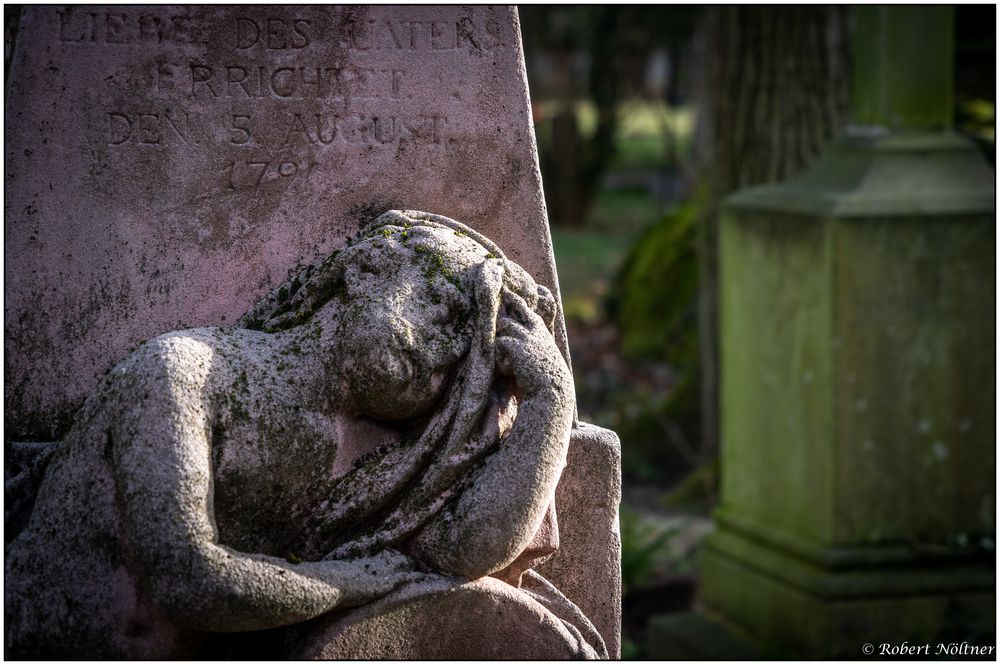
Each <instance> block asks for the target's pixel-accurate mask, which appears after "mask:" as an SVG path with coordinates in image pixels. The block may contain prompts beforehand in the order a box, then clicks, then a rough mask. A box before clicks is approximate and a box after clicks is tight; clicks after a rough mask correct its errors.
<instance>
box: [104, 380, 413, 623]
mask: <svg viewBox="0 0 1000 665" xmlns="http://www.w3.org/2000/svg"><path fill="white" fill-rule="evenodd" d="M157 374H160V375H161V376H160V377H159V378H158V377H157V376H156V375H157ZM169 374H170V372H169V371H166V370H163V371H160V372H153V373H152V376H147V377H143V378H142V379H139V381H141V382H145V385H143V386H140V388H139V390H138V391H136V392H135V394H136V397H138V395H143V397H142V398H141V399H140V400H139V404H138V408H136V407H133V409H132V410H131V411H130V412H129V413H127V414H125V415H124V416H123V417H122V418H121V419H120V421H119V422H118V424H117V426H116V427H113V428H112V429H111V430H109V432H108V436H109V437H110V438H111V439H112V441H111V442H109V443H112V444H113V447H112V449H113V451H114V452H113V460H112V463H113V466H114V472H115V480H116V489H117V498H118V502H119V506H120V507H121V512H122V519H123V531H124V534H125V536H124V538H125V541H126V546H127V548H128V551H129V554H130V558H131V561H132V563H133V565H134V566H135V573H136V574H137V576H138V577H139V579H140V584H141V585H142V586H143V588H144V589H145V590H146V591H147V592H148V593H150V595H151V599H152V600H153V602H155V603H156V604H157V605H158V606H159V607H161V608H162V609H163V610H164V611H166V612H167V614H168V615H169V616H171V617H172V618H173V620H175V621H176V622H177V623H180V624H185V625H188V626H189V627H190V628H193V629H196V630H202V631H241V630H257V629H264V628H269V627H274V626H280V625H286V624H290V623H293V622H297V621H302V620H305V619H308V618H311V617H314V616H317V615H319V614H322V613H324V612H327V611H329V610H330V609H331V608H334V607H336V606H338V605H348V606H349V605H352V604H358V603H361V602H365V601H367V600H370V599H371V598H372V597H377V596H380V595H383V594H385V593H388V592H389V591H391V590H392V588H394V587H395V586H397V585H398V584H400V583H401V582H403V581H405V580H406V579H409V578H412V577H413V575H414V574H413V573H408V572H406V571H407V570H412V569H411V568H410V567H409V565H408V562H407V560H406V559H405V557H403V556H402V555H399V554H395V553H391V554H390V553H385V554H381V555H379V556H376V557H372V558H370V559H359V560H355V561H323V562H303V563H300V564H297V565H294V564H291V563H289V562H287V561H285V560H284V559H279V558H276V557H271V556H265V555H262V554H250V553H244V552H238V551H235V550H233V549H230V548H228V547H226V546H224V545H221V544H219V543H218V538H217V533H216V528H215V525H214V519H213V516H212V515H213V511H212V482H213V481H212V469H211V457H210V442H209V436H210V429H211V426H210V420H209V417H208V414H207V413H206V411H205V407H204V405H203V404H202V399H201V398H200V394H201V391H200V390H196V389H195V388H196V386H191V385H183V382H182V383H181V384H180V385H178V383H176V382H171V381H170V380H168V379H169V378H170V377H169ZM177 374H178V376H183V380H187V381H189V382H192V383H193V382H195V381H196V379H194V380H192V379H191V377H190V376H189V375H187V374H186V373H185V372H177ZM174 378H175V380H176V379H177V378H178V377H174ZM183 380H182V381H183ZM193 395H198V397H193Z"/></svg>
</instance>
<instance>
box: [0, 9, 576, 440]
mask: <svg viewBox="0 0 1000 665" xmlns="http://www.w3.org/2000/svg"><path fill="white" fill-rule="evenodd" d="M8 81H9V83H8V88H7V101H6V104H7V106H6V123H5V137H6V152H5V161H6V171H5V185H6V195H7V205H6V211H5V212H6V220H5V246H6V250H7V260H6V263H5V281H6V286H5V314H6V324H5V341H6V347H7V348H6V351H7V353H6V355H5V370H6V371H5V374H6V379H7V380H6V388H5V398H6V404H7V406H6V415H7V430H8V434H9V435H10V436H12V437H14V438H18V437H42V438H49V437H54V436H57V435H58V434H60V433H61V430H62V429H63V427H64V426H65V424H66V422H67V419H68V417H69V415H70V414H71V413H72V411H73V409H74V408H75V407H77V406H78V405H79V403H80V401H81V400H82V398H83V397H84V396H85V395H86V394H87V393H88V392H89V391H90V390H91V389H93V387H94V385H95V384H96V381H97V379H98V378H99V377H100V375H101V374H102V373H103V372H104V371H106V370H107V369H108V368H109V367H111V365H112V364H113V363H114V362H115V361H116V360H118V359H120V358H122V357H123V356H124V355H126V353H127V351H128V350H129V349H130V348H133V347H134V346H135V345H136V344H137V343H139V342H140V341H142V340H144V339H147V338H150V337H153V336H155V335H158V334H161V333H163V332H166V331H169V330H176V329H182V328H186V327H192V326H205V325H225V324H229V323H232V322H233V321H234V319H235V318H236V317H237V316H239V315H240V314H241V313H243V312H244V311H245V310H246V309H247V308H248V307H249V305H250V304H251V303H253V302H254V301H255V300H256V299H257V298H259V297H260V296H262V295H263V294H264V293H265V292H267V291H268V289H269V288H270V287H273V286H274V285H276V284H277V283H280V282H281V281H282V280H283V279H284V278H285V277H286V275H287V274H288V273H289V271H290V270H291V269H292V268H294V267H295V266H296V265H297V264H302V263H308V262H311V261H312V260H314V259H315V258H317V257H318V256H321V255H323V254H325V253H327V252H328V251H330V250H331V249H333V248H336V247H338V246H340V245H342V244H343V243H344V241H345V239H346V238H347V237H349V236H350V235H352V234H354V233H355V232H356V231H357V228H358V219H359V218H361V217H365V216H369V217H370V215H371V214H372V213H377V212H381V211H383V210H386V209H389V208H411V209H422V210H429V211H434V212H440V213H443V214H446V215H448V216H451V217H454V218H456V219H460V220H462V221H464V222H466V223H468V224H469V225H470V226H472V227H474V228H476V229H478V230H480V231H482V232H483V233H484V234H486V235H487V236H488V237H490V238H492V239H493V240H495V241H496V242H497V243H498V244H499V245H500V246H501V248H502V249H503V250H504V251H505V252H506V253H507V255H508V256H509V257H510V258H511V259H513V260H514V261H516V262H517V263H519V264H521V265H522V266H524V267H525V268H526V269H527V270H528V272H529V273H531V275H532V276H533V277H534V278H535V279H536V280H537V281H538V282H539V283H541V284H545V285H546V286H548V287H549V288H550V289H552V291H553V292H554V293H555V294H556V296H557V298H556V299H557V302H558V284H557V282H556V277H555V266H554V263H553V258H552V249H551V240H550V236H549V231H548V226H547V223H546V217H545V208H544V202H543V199H542V196H541V182H540V178H539V173H538V162H537V155H536V151H535V141H534V135H533V129H532V124H531V115H530V105H529V101H528V92H527V84H526V79H525V75H524V66H523V56H522V52H521V47H520V34H519V28H518V24H517V15H516V11H515V10H514V9H513V8H510V7H488V6H475V7H460V6H449V7H390V6H377V7H363V6H354V7H346V8H345V7H330V6H310V7H280V8H276V7H261V6H254V7H236V6H232V7H221V6H214V7H194V6H189V7H167V6H158V7H136V6H114V7H99V6H86V7H83V6H81V7H75V8H64V9H60V8H55V7H41V6H38V7H28V8H26V9H24V11H23V14H22V16H21V20H20V23H19V27H18V31H17V35H16V40H15V42H14V45H13V57H12V61H11V66H10V73H9V77H8ZM556 328H557V336H558V337H559V340H560V345H561V347H562V348H563V350H564V353H565V334H564V332H563V325H562V320H561V314H560V318H559V321H558V323H557V326H556Z"/></svg>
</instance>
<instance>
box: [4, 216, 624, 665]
mask: <svg viewBox="0 0 1000 665" xmlns="http://www.w3.org/2000/svg"><path fill="white" fill-rule="evenodd" d="M555 312H556V307H555V302H554V300H553V298H552V295H551V294H550V293H549V292H548V290H547V289H545V288H544V287H541V286H538V285H536V284H535V283H534V281H533V280H532V279H531V278H530V277H529V276H528V275H527V273H526V272H525V271H524V270H523V269H521V268H520V267H519V266H517V265H516V264H514V263H512V262H511V261H508V260H507V259H506V258H505V257H504V255H503V254H502V253H501V252H500V250H499V249H498V248H497V247H496V246H495V245H494V244H493V243H492V242H490V241H489V240H487V239H486V238H483V237H482V236H480V235H479V234H477V233H476V232H474V231H473V230H471V229H469V228H468V227H466V226H464V225H462V224H460V223H458V222H455V221H454V220H450V219H447V218H445V217H440V216H437V215H430V214H427V213H419V212H412V211H405V212H402V211H391V212H388V213H385V214H384V215H382V216H381V217H379V218H378V219H377V220H375V222H374V223H373V224H372V225H371V226H370V227H369V228H368V229H367V231H366V232H364V233H362V234H360V235H359V237H358V238H357V239H356V240H354V241H353V242H350V243H348V244H347V245H346V246H345V247H344V248H342V249H340V250H339V251H337V252H335V253H334V254H332V255H331V256H329V257H327V258H326V259H324V260H322V261H320V262H318V263H316V264H313V265H311V266H309V267H307V268H305V269H303V270H301V271H300V272H299V273H298V274H296V275H295V276H294V277H292V278H291V279H289V280H288V281H287V282H286V283H285V284H283V285H282V286H281V287H280V288H279V289H277V290H275V291H274V292H273V293H272V294H270V295H269V296H268V297H266V298H265V299H264V300H263V301H261V302H260V303H258V304H257V305H256V306H255V307H254V308H253V309H252V310H251V311H250V312H248V313H247V314H246V315H244V317H243V318H242V319H240V321H239V322H238V323H237V325H235V326H234V327H229V328H197V329H192V330H184V331H180V332H173V333H168V334H165V335H162V336H160V337H157V338H155V339H152V340H150V341H148V342H146V343H144V344H143V345H142V346H140V347H139V348H138V350H136V351H135V352H133V353H132V354H131V355H130V356H129V357H127V358H126V359H125V360H123V361H122V362H120V363H119V364H118V365H117V366H115V367H114V368H113V369H112V370H111V371H110V372H109V373H108V374H107V375H106V376H105V377H104V378H103V379H102V381H101V383H100V384H99V385H98V387H97V388H96V389H95V390H94V391H93V393H92V394H91V395H90V396H89V398H88V399H87V400H86V402H85V403H84V405H83V406H82V407H81V409H80V411H79V412H78V414H77V416H76V419H75V423H74V425H73V427H72V429H71V430H70V431H69V433H68V434H67V435H66V437H65V438H64V439H63V440H62V441H60V442H58V443H56V444H51V445H49V446H41V447H40V448H39V449H40V450H44V451H45V453H44V455H39V459H43V460H44V466H41V465H42V462H39V463H38V464H36V465H35V466H34V467H33V471H32V473H34V475H35V476H36V477H38V478H39V479H40V480H39V482H38V483H37V490H36V491H34V492H33V494H32V496H33V499H34V503H33V507H32V508H31V510H30V516H29V517H27V518H26V519H25V520H23V524H21V525H19V526H18V529H19V532H18V533H17V535H16V537H14V538H13V539H12V540H10V542H9V543H8V545H7V547H6V550H7V551H6V558H5V574H6V578H5V601H6V602H5V635H6V650H7V655H9V656H10V657H15V658H17V657H119V658H121V657H128V658H137V657H138V658H156V657H184V656H190V655H196V654H197V653H198V650H199V648H201V645H202V644H203V643H204V641H205V639H206V636H207V635H209V634H211V633H216V632H223V633H226V632H238V631H256V630H263V629H270V628H275V627H279V626H287V625H291V624H297V623H299V622H303V621H307V620H310V619H313V618H315V617H319V616H321V615H324V614H326V613H329V612H331V611H333V610H337V611H345V610H346V608H351V607H357V606H361V605H365V604H368V603H372V602H373V601H376V600H378V599H380V598H383V597H385V596H386V595H387V594H390V593H394V592H396V593H398V592H400V590H401V589H407V588H410V589H413V588H416V589H419V588H421V585H428V584H429V585H431V586H434V585H438V587H440V585H441V584H442V583H443V584H445V586H447V585H448V584H456V585H457V584H461V583H462V582H463V581H468V580H476V579H478V578H483V577H484V576H489V575H492V576H493V577H494V578H498V579H500V580H503V581H504V583H505V584H508V585H509V586H510V589H511V590H512V592H513V593H519V594H529V595H531V602H532V603H536V602H537V603H540V606H544V607H545V608H546V610H545V611H547V612H551V614H552V617H553V620H552V622H551V625H552V626H556V628H551V630H553V631H555V633H558V634H557V635H555V634H554V636H553V637H552V639H554V640H557V641H561V642H564V643H566V645H567V646H566V649H567V652H568V653H572V654H574V655H578V656H589V657H607V652H606V650H605V649H604V645H603V643H602V642H601V638H600V637H599V636H598V635H597V632H596V631H595V630H594V628H593V627H592V626H591V625H590V624H589V622H588V621H587V619H586V618H585V617H583V615H582V613H580V612H579V610H575V608H574V606H573V605H572V603H570V602H569V601H568V600H566V599H565V598H563V597H561V596H560V594H559V593H558V592H557V591H556V590H555V589H554V588H553V587H552V586H551V585H547V584H546V583H545V582H544V580H542V579H541V578H540V576H538V575H537V573H535V572H534V571H532V570H530V568H531V567H532V566H533V565H534V564H535V563H536V562H537V561H539V560H541V559H543V558H544V557H545V556H547V555H548V554H550V553H551V552H552V550H553V546H551V545H549V546H546V545H545V542H546V539H545V538H544V537H541V538H540V534H541V535H542V536H545V535H549V536H551V532H552V531H554V530H555V525H554V521H553V518H554V514H553V509H552V500H553V494H554V489H555V485H556V483H557V482H558V479H559V475H560V472H561V470H562V467H563V465H564V463H565V459H566V448H567V445H568V440H569V433H570V428H571V426H572V419H573V410H574V398H573V388H572V377H571V375H570V373H569V370H568V369H567V366H566V363H565V362H564V360H563V358H562V357H561V355H560V353H559V350H558V349H557V347H556V345H555V342H554V340H553V337H552V334H551V326H552V323H553V320H554V316H555ZM26 473H28V472H27V471H26ZM22 503H23V502H22ZM8 529H10V526H9V525H8ZM549 541H551V537H549ZM539 543H541V545H539ZM526 602H527V601H526ZM539 630H541V628H539Z"/></svg>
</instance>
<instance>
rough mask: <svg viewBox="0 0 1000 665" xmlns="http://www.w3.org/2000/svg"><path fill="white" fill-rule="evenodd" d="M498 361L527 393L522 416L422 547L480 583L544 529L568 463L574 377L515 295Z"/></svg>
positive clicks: (435, 560)
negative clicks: (547, 512) (546, 513)
mask: <svg viewBox="0 0 1000 665" xmlns="http://www.w3.org/2000/svg"><path fill="white" fill-rule="evenodd" d="M506 298H507V305H508V309H509V310H510V314H511V316H509V317H505V318H504V319H503V320H502V321H501V324H500V325H499V326H498V330H497V335H498V337H497V347H498V356H499V357H500V358H501V360H502V361H506V362H507V363H508V364H509V365H510V369H511V371H512V372H513V374H514V378H515V380H516V382H517V384H518V387H519V388H520V390H521V398H520V401H519V404H518V412H517V417H516V419H515V421H514V424H513V426H512V428H511V430H510V432H509V433H508V435H507V437H506V438H505V439H504V440H503V441H502V442H501V444H500V449H499V450H498V451H497V452H496V453H494V454H493V455H491V456H490V457H489V458H488V459H487V461H486V464H485V466H484V467H483V468H482V469H480V471H479V472H478V474H477V476H476V477H475V479H474V481H473V484H472V486H471V487H470V488H469V489H467V490H466V491H465V492H464V493H463V494H462V495H461V497H460V498H459V499H458V500H457V501H456V503H455V504H454V505H453V506H452V507H451V508H450V509H449V510H448V511H447V512H446V513H445V514H444V515H443V516H441V517H439V518H438V519H436V520H434V521H433V522H431V523H430V524H429V525H428V526H427V527H426V528H425V529H424V531H423V532H422V533H421V534H420V535H419V536H418V538H417V539H416V542H415V554H417V556H419V557H421V558H423V559H425V560H427V561H429V562H431V563H432V564H433V565H434V566H435V567H437V568H439V569H440V570H442V571H444V572H448V573H451V574H455V575H461V576H463V577H466V578H469V579H476V578H479V577H482V576H484V575H488V574H490V573H493V572H496V571H498V570H501V569H502V568H504V567H506V566H507V565H508V564H510V563H511V562H512V561H513V560H514V559H515V558H516V557H517V556H518V554H520V552H521V551H522V550H523V549H524V548H525V547H526V546H527V545H528V543H529V542H530V541H531V539H532V538H533V536H534V535H535V532H536V531H537V530H538V527H539V526H540V525H541V522H542V519H543V518H544V517H545V512H546V510H547V509H548V506H549V503H550V501H551V499H552V496H553V493H554V491H555V487H556V484H557V483H558V481H559V476H560V474H561V473H562V469H563V466H564V465H565V462H566V451H567V448H568V445H569V436H570V429H571V427H572V421H573V405H574V401H573V383H572V376H571V374H570V372H569V369H568V368H567V367H566V363H565V362H564V361H563V359H562V355H561V354H560V353H559V350H558V348H557V347H556V345H555V342H554V340H553V339H552V337H551V335H550V334H549V333H548V331H547V330H546V327H545V323H544V322H543V321H542V319H541V318H540V317H539V316H538V315H537V314H535V313H534V312H532V311H531V310H530V309H529V308H528V306H527V305H526V304H525V303H524V301H523V300H522V299H521V298H520V297H518V296H516V295H514V294H512V293H510V292H507V294H506Z"/></svg>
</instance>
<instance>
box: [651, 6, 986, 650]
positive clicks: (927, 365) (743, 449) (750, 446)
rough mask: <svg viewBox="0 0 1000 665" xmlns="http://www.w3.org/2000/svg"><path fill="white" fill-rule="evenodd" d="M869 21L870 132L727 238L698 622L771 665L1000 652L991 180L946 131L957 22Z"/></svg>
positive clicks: (748, 210) (866, 103)
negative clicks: (999, 646)
mask: <svg viewBox="0 0 1000 665" xmlns="http://www.w3.org/2000/svg"><path fill="white" fill-rule="evenodd" d="M855 18H856V19H857V26H856V27H857V30H856V33H855V34H856V40H857V43H856V47H857V53H856V58H855V62H856V66H857V74H856V80H855V114H854V118H855V125H853V126H852V127H851V128H849V129H848V130H847V132H846V133H845V135H844V136H842V138H841V139H840V140H839V141H838V142H836V143H835V144H834V145H833V146H832V147H831V148H830V149H828V150H827V152H826V153H825V155H824V156H823V157H822V158H821V159H820V161H819V163H817V164H816V165H815V166H814V167H812V168H811V169H810V170H809V171H808V172H806V173H805V174H804V175H802V176H801V177H799V178H797V179H795V180H793V181H790V182H787V183H785V184H782V185H779V186H774V187H762V188H756V189H751V190H746V191H743V192H740V193H737V194H736V195H734V196H733V197H731V198H730V199H729V200H728V202H727V205H726V206H725V208H724V211H723V214H722V220H721V228H720V261H719V263H720V266H721V278H720V283H721V294H720V296H721V298H720V303H721V304H720V318H721V331H722V333H721V349H722V354H721V368H722V394H721V404H722V422H721V427H722V488H721V491H722V504H721V507H720V508H719V509H718V511H717V513H716V519H717V522H718V529H717V531H716V532H715V533H713V534H712V535H711V536H710V537H709V538H708V539H707V540H706V543H705V546H704V550H703V560H702V586H701V602H702V604H703V606H704V610H703V614H702V617H703V620H704V621H705V622H707V621H708V617H713V618H715V619H716V620H721V622H722V623H723V625H729V626H730V627H732V628H733V629H734V632H736V633H740V632H743V633H745V634H747V635H749V636H750V637H751V638H752V639H753V640H754V642H755V643H756V646H755V648H756V649H758V650H759V651H760V652H761V653H763V654H766V655H769V656H772V657H775V656H777V657H781V656H786V657H787V656H799V657H810V658H862V657H865V656H869V655H875V656H877V655H879V653H878V650H879V649H880V648H881V645H882V644H885V643H887V644H889V645H900V644H902V643H903V642H904V641H906V642H908V643H909V644H911V645H913V644H917V645H924V644H930V645H931V646H930V654H929V655H932V656H933V655H935V650H936V649H937V648H938V646H937V645H938V644H939V643H944V644H945V645H946V646H947V644H948V643H950V642H953V641H957V642H958V643H961V642H962V641H968V642H969V643H970V644H979V645H990V644H993V639H994V638H993V635H994V633H995V576H994V538H995V523H994V515H995V494H996V488H995V475H994V474H995V471H994V470H995V419H996V414H995V403H996V394H995V348H996V340H995V316H996V312H995V302H996V291H995V281H994V275H995V270H996V267H995V246H996V243H995V226H994V184H993V183H994V175H993V172H992V171H991V170H990V168H989V167H988V166H987V165H986V163H985V162H984V160H983V159H982V157H981V156H980V155H979V154H978V152H977V151H976V150H975V149H974V148H973V147H972V146H971V144H969V143H968V142H967V141H965V140H963V139H961V138H959V137H957V136H956V135H954V134H952V133H949V132H948V131H947V126H948V124H949V121H950V113H951V101H950V100H951V78H950V77H951V67H950V63H951V61H952V60H951V32H950V31H951V26H952V22H951V13H950V10H949V9H948V8H923V7H921V8H908V7H893V8H885V7H865V8H862V9H859V11H858V12H857V14H856V15H855ZM669 623H670V622H669V621H668V624H669ZM660 629H661V630H670V626H669V625H666V626H660ZM660 641H661V642H662V641H663V640H660ZM866 643H867V644H870V645H873V646H872V647H865V644H866ZM868 649H872V650H874V651H875V653H874V654H872V651H869V650H868ZM652 655H653V656H660V657H662V656H663V655H665V654H664V653H660V654H657V653H653V654H652ZM911 655H912V654H911Z"/></svg>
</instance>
